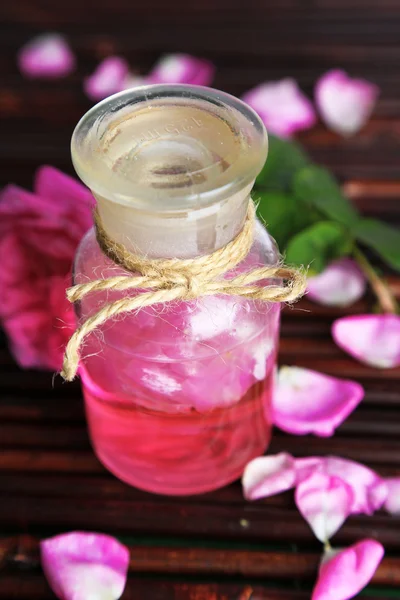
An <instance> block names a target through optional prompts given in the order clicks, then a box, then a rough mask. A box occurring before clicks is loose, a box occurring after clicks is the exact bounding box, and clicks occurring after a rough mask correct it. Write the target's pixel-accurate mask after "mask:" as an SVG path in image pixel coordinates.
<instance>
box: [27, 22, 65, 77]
mask: <svg viewBox="0 0 400 600" xmlns="http://www.w3.org/2000/svg"><path fill="white" fill-rule="evenodd" d="M18 66H19V69H20V71H21V73H22V74H23V75H26V76H27V77H54V78H56V77H65V76H66V75H69V73H71V72H72V71H73V70H74V68H75V56H74V54H73V53H72V50H71V48H70V47H69V45H68V43H67V41H66V39H65V38H64V37H63V36H62V35H59V34H57V33H48V34H45V35H40V36H38V37H35V38H34V39H33V40H31V41H30V42H28V43H27V44H25V46H23V47H22V48H21V50H20V51H19V52H18Z"/></svg>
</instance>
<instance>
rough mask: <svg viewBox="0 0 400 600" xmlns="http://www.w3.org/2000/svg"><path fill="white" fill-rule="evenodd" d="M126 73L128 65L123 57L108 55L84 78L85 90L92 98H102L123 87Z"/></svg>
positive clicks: (126, 76) (127, 72)
mask: <svg viewBox="0 0 400 600" xmlns="http://www.w3.org/2000/svg"><path fill="white" fill-rule="evenodd" d="M128 74H129V65H128V63H127V62H126V60H125V59H124V58H121V57H120V56H109V57H108V58H106V59H104V60H103V61H102V62H101V63H100V64H99V65H98V66H97V68H96V70H95V71H94V73H92V75H90V77H87V78H86V79H85V82H84V89H85V92H86V94H87V95H88V96H89V98H91V99H92V100H102V99H103V98H106V97H107V96H110V95H111V94H115V93H116V92H120V91H121V90H123V89H125V83H126V80H127V78H128Z"/></svg>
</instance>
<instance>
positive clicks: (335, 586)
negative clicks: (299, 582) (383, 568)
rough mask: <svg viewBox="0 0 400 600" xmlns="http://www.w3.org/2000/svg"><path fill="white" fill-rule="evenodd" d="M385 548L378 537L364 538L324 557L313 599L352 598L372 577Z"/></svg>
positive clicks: (347, 599)
mask: <svg viewBox="0 0 400 600" xmlns="http://www.w3.org/2000/svg"><path fill="white" fill-rule="evenodd" d="M384 553H385V550H384V548H383V546H382V544H380V543H379V542H377V541H375V540H369V539H367V540H362V541H361V542H357V544H354V545H353V546H350V548H345V549H344V550H340V551H339V552H331V551H330V552H329V554H328V556H327V557H326V559H325V560H323V562H322V564H321V567H320V571H319V576H318V580H317V583H316V585H315V587H314V590H313V594H312V597H311V600H349V599H350V598H354V596H356V595H357V594H358V593H359V592H360V591H361V590H362V589H363V588H364V587H365V586H366V585H367V584H368V583H369V581H370V580H371V579H372V577H373V576H374V574H375V571H376V569H377V568H378V566H379V563H380V562H381V560H382V558H383V555H384Z"/></svg>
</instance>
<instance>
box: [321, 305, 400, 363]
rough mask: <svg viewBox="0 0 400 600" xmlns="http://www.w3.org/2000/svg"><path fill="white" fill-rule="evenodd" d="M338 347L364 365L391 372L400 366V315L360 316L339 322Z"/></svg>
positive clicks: (334, 333) (334, 332) (336, 329)
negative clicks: (389, 369)
mask: <svg viewBox="0 0 400 600" xmlns="http://www.w3.org/2000/svg"><path fill="white" fill-rule="evenodd" d="M332 336H333V339H334V340H335V342H336V344H337V345H338V346H339V347H340V348H342V350H344V351H345V352H347V353H348V354H350V355H351V356H353V357H354V358H356V359H357V360H359V361H360V362H362V363H365V364H367V365H371V366H372V367H378V368H380V369H388V368H391V367H398V366H400V316H398V315H357V316H354V317H343V318H341V319H337V320H336V321H335V322H334V323H333V326H332Z"/></svg>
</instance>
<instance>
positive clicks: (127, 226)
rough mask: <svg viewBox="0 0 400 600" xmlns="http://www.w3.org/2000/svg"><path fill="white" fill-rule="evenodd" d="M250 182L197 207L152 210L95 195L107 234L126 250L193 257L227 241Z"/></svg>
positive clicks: (240, 217)
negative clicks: (236, 191)
mask: <svg viewBox="0 0 400 600" xmlns="http://www.w3.org/2000/svg"><path fill="white" fill-rule="evenodd" d="M252 187H253V184H251V185H249V186H247V187H246V188H245V189H243V190H241V191H240V192H238V193H236V194H234V195H233V196H231V197H230V198H228V199H226V200H224V201H221V202H219V203H216V204H213V205H212V206H208V207H205V208H201V209H197V210H187V211H182V212H178V213H161V212H158V213H154V212H146V211H144V210H138V209H137V208H132V207H129V206H123V205H121V204H116V203H115V202H111V201H110V200H107V199H106V198H102V197H100V196H96V199H97V203H98V211H99V215H100V218H101V220H102V223H103V227H104V229H105V230H106V232H107V234H108V235H109V236H110V237H111V238H112V239H113V240H115V241H116V242H119V243H121V244H123V245H124V246H125V247H126V248H127V250H128V251H131V252H132V253H135V254H143V255H145V256H147V257H148V258H182V259H185V258H194V257H196V256H201V255H204V254H210V253H212V252H214V251H215V250H218V249H219V248H222V246H225V245H226V244H228V243H229V242H230V241H231V240H232V239H233V238H235V237H236V236H237V234H238V233H239V232H240V231H241V229H242V227H243V224H244V221H245V219H246V214H247V208H248V203H249V199H250V191H251V188H252Z"/></svg>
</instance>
